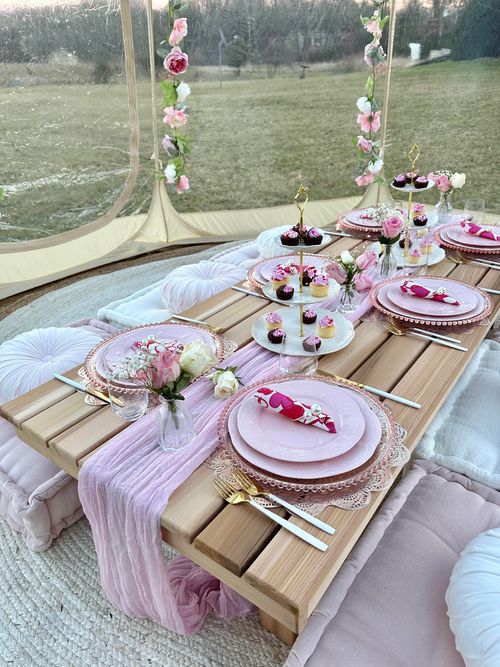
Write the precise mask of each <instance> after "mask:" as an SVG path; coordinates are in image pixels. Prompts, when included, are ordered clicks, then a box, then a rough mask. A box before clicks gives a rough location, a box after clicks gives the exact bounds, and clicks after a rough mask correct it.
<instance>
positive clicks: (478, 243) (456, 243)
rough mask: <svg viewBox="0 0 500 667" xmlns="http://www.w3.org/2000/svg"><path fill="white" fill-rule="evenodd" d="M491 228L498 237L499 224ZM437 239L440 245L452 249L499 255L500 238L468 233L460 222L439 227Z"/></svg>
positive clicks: (499, 234) (499, 233)
mask: <svg viewBox="0 0 500 667" xmlns="http://www.w3.org/2000/svg"><path fill="white" fill-rule="evenodd" d="M491 229H492V231H493V233H494V235H495V236H497V237H498V238H499V239H500V226H497V227H495V226H492V227H491ZM438 239H439V242H440V244H441V245H443V246H445V247H446V248H450V249H452V250H458V251H460V252H466V253H474V254H476V253H477V254H479V255H500V240H498V241H496V240H494V239H490V238H484V237H483V236H476V235H474V234H470V233H469V232H467V231H466V230H465V229H464V228H463V227H462V226H461V225H460V223H458V224H457V223H453V224H451V225H446V226H445V227H443V228H442V229H440V230H439V232H438Z"/></svg>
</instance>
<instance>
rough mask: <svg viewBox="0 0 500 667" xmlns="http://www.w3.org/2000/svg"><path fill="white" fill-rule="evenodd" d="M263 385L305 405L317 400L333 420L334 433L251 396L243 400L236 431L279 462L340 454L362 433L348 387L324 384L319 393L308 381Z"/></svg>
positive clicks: (363, 427)
mask: <svg viewBox="0 0 500 667" xmlns="http://www.w3.org/2000/svg"><path fill="white" fill-rule="evenodd" d="M265 386H266V387H270V388H271V389H278V390H279V391H281V392H282V393H284V394H287V395H288V396H292V397H293V398H295V399H296V400H299V401H301V402H302V403H306V404H307V405H312V404H313V403H318V402H320V405H321V407H322V408H323V410H324V411H325V412H326V413H327V414H329V415H330V417H332V419H333V421H334V422H335V426H336V428H337V433H330V432H329V431H323V430H322V429H320V428H316V427H315V426H307V425H305V424H300V423H297V422H294V421H292V420H291V419H288V418H287V417H283V416H282V415H280V414H277V413H276V412H272V411H271V410H269V409H267V408H262V407H261V406H259V405H258V404H257V401H256V400H255V399H254V398H253V395H250V396H248V397H247V398H245V399H244V400H243V401H242V403H241V407H240V409H239V411H238V422H237V423H238V432H239V434H240V435H241V437H242V438H243V439H244V440H245V442H246V443H247V444H248V445H250V447H252V448H253V449H255V450H256V451H258V452H260V453H261V454H265V455H266V456H272V457H274V458H277V459H280V460H281V461H294V462H302V463H306V462H308V463H309V462H312V461H324V460H326V459H331V458H333V457H334V456H339V455H340V454H343V453H344V452H346V451H347V450H349V449H350V448H351V447H353V446H354V445H355V444H356V443H357V442H358V440H359V439H360V438H361V436H362V435H363V432H364V430H365V420H364V419H363V415H362V414H361V411H360V409H359V407H358V406H357V405H356V402H355V401H354V400H353V399H352V398H351V396H352V392H349V390H348V389H345V388H343V387H337V386H335V385H330V386H325V389H324V390H323V391H322V393H321V396H318V387H317V385H316V383H313V382H310V381H307V380H290V381H288V382H280V383H279V384H274V385H273V384H269V385H268V384H266V385H265Z"/></svg>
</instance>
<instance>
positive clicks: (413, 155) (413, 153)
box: [403, 144, 420, 269]
mask: <svg viewBox="0 0 500 667" xmlns="http://www.w3.org/2000/svg"><path fill="white" fill-rule="evenodd" d="M419 157H420V148H419V147H418V146H417V144H413V146H412V147H411V148H410V150H409V151H408V159H409V160H410V165H411V167H410V168H411V181H412V182H411V186H412V187H413V176H414V175H415V164H416V163H417V161H418V158H419ZM412 200H413V190H410V192H409V193H408V215H407V216H406V225H405V244H404V255H403V257H404V261H403V263H404V268H405V269H407V267H408V266H409V263H408V255H409V252H410V225H411V205H412Z"/></svg>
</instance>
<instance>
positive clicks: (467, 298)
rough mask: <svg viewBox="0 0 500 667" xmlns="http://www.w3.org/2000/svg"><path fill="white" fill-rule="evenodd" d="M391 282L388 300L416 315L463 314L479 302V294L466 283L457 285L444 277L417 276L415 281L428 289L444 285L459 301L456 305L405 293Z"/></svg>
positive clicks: (441, 315)
mask: <svg viewBox="0 0 500 667" xmlns="http://www.w3.org/2000/svg"><path fill="white" fill-rule="evenodd" d="M402 282H403V281H401V283H399V284H393V285H390V286H389V289H388V290H387V297H388V298H389V300H390V301H392V303H393V304H394V305H396V306H399V307H400V308H404V309H405V310H407V311H409V312H411V313H416V314H417V315H426V316H428V315H430V316H431V317H443V316H448V315H449V316H451V315H463V314H464V313H469V312H470V311H471V310H474V308H476V307H477V305H478V304H479V302H480V295H479V294H478V293H477V292H475V291H474V290H471V289H469V288H468V287H467V285H459V284H458V283H450V282H447V281H446V279H444V278H437V279H433V278H424V277H419V278H417V282H418V283H419V284H420V285H423V286H424V287H427V288H428V289H437V288H439V287H445V288H446V290H447V293H448V294H449V295H450V296H451V297H453V298H454V299H456V300H457V301H459V302H460V303H459V305H458V306H454V305H452V304H451V303H442V302H441V301H433V300H431V299H421V298H419V297H417V296H413V295H411V294H405V293H404V292H402V291H401V290H400V287H399V286H400V284H402Z"/></svg>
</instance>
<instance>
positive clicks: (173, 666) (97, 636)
mask: <svg viewBox="0 0 500 667" xmlns="http://www.w3.org/2000/svg"><path fill="white" fill-rule="evenodd" d="M172 555H173V552H172V551H171V550H170V549H168V550H167V551H166V557H167V558H170V557H171V556H172ZM0 572H1V575H0V665H2V666H4V665H14V666H15V667H53V666H54V667H56V666H57V667H83V666H85V667H119V666H121V665H123V666H124V667H125V666H126V667H138V666H140V667H144V666H149V665H158V666H162V667H199V666H200V667H201V666H203V667H239V666H241V667H243V666H244V667H278V666H279V665H281V664H283V661H284V660H285V658H286V655H287V653H288V648H287V647H286V646H285V645H284V644H282V643H281V642H280V641H279V640H278V639H276V638H275V637H274V636H273V635H271V634H270V633H269V632H267V631H266V630H264V629H263V628H262V627H261V626H260V625H259V622H258V618H257V615H256V614H251V615H249V616H247V617H246V618H245V619H238V620H236V621H233V622H231V623H224V622H222V621H221V620H219V619H217V618H214V617H208V618H207V620H206V622H205V625H204V626H203V628H202V630H201V631H200V632H199V633H198V634H197V635H194V636H192V637H181V636H179V635H176V634H175V633H173V632H168V631H167V630H165V629H164V628H162V627H161V626H158V625H156V624H155V623H153V622H152V621H148V620H136V619H131V618H129V617H127V616H126V615H125V614H122V613H121V612H119V611H118V610H117V609H115V608H114V607H113V606H112V605H111V604H110V603H109V602H108V600H107V599H106V597H105V596H104V594H103V593H102V591H101V587H100V583H99V572H98V568H97V561H96V555H95V551H94V544H93V542H92V534H91V531H90V526H89V524H88V522H87V521H86V520H85V519H82V520H81V521H79V522H78V523H77V524H75V525H74V526H71V527H70V528H68V529H66V530H65V531H64V532H63V533H62V535H61V536H60V537H59V538H58V539H57V540H56V541H55V543H54V545H53V546H52V547H51V548H50V549H49V550H48V551H46V552H44V553H34V552H31V551H29V550H28V549H27V548H26V546H25V545H24V542H23V540H22V539H21V538H20V537H19V536H18V535H17V534H16V533H14V532H13V531H12V530H11V529H10V528H9V527H8V526H7V524H6V523H5V522H4V521H3V520H2V519H0Z"/></svg>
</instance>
